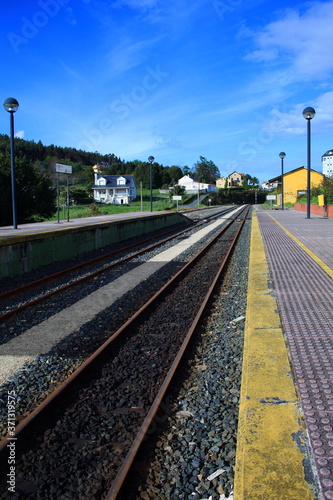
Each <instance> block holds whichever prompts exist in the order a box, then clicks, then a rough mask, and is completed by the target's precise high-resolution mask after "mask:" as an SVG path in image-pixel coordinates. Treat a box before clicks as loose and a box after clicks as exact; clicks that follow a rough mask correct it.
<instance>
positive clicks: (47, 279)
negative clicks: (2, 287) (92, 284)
mask: <svg viewBox="0 0 333 500" xmlns="http://www.w3.org/2000/svg"><path fill="white" fill-rule="evenodd" d="M228 211H230V209H228V210H223V211H222V212H221V213H222V214H225V213H228ZM221 213H219V214H213V215H211V216H208V217H207V218H206V222H207V220H210V219H214V218H217V217H220V216H221ZM204 223H205V222H201V223H199V224H197V226H200V225H202V224H204ZM193 225H194V223H193ZM193 225H192V224H190V226H191V227H186V229H184V230H183V231H180V232H178V233H177V234H176V235H172V236H169V237H167V238H165V239H163V240H162V241H159V242H157V243H153V244H152V245H150V246H149V247H146V248H145V249H142V250H138V251H137V252H135V253H133V254H131V255H130V256H127V257H124V258H123V259H121V260H120V261H117V262H113V263H111V264H108V265H106V266H104V267H102V268H100V269H98V270H96V271H94V272H92V273H89V274H86V275H85V276H82V277H80V278H77V279H74V280H73V281H71V282H70V283H66V284H64V285H61V286H59V287H57V288H56V289H54V290H51V291H50V292H47V293H46V294H44V295H42V296H39V297H36V298H35V299H32V300H29V301H27V302H26V303H24V304H20V305H19V306H18V307H15V308H13V309H11V310H9V311H6V312H4V313H2V314H0V320H2V321H3V320H6V319H8V318H10V317H12V316H13V315H14V314H16V313H18V312H20V311H23V310H24V309H26V308H28V307H31V306H34V305H36V304H39V303H40V302H42V301H44V300H46V299H48V298H49V297H52V296H53V295H56V294H58V293H60V292H62V291H64V290H67V289H68V288H72V287H74V286H76V285H78V284H80V283H84V282H85V281H87V280H89V279H91V278H94V277H95V276H98V275H99V274H102V273H103V272H105V271H107V270H109V269H111V268H112V267H115V266H118V265H121V264H123V263H124V262H127V261H128V260H131V259H133V258H135V257H138V256H139V255H142V254H144V253H146V252H148V251H150V250H153V249H154V248H156V247H158V246H160V245H162V244H164V243H167V242H168V241H170V240H172V239H174V238H176V237H178V236H180V235H182V234H184V233H186V232H188V231H190V230H191V229H192V228H193ZM175 231H176V229H173V230H169V231H165V232H164V233H162V234H161V235H159V236H165V235H167V234H170V233H174V232H175ZM155 238H156V235H155V236H152V237H150V238H147V239H145V240H143V241H141V242H137V243H133V244H131V245H129V246H127V247H125V248H122V249H118V250H114V251H112V252H109V253H108V254H106V255H101V256H99V257H96V258H94V259H92V260H89V261H87V262H83V263H80V264H77V265H75V266H72V267H70V268H68V269H66V270H62V271H59V272H57V273H53V274H52V275H50V276H46V277H44V278H41V279H40V280H35V281H33V282H31V283H28V284H27V285H22V286H21V287H18V288H14V289H12V290H8V291H6V292H3V293H1V294H0V302H1V300H4V299H8V298H10V297H13V296H16V295H18V294H22V293H25V292H27V291H28V290H31V289H32V288H37V287H38V286H42V285H44V284H47V283H50V282H52V281H54V280H55V279H57V278H61V277H63V276H66V275H69V274H71V273H72V272H75V271H77V270H79V269H82V268H84V267H88V266H91V265H93V264H96V263H97V262H100V261H101V260H106V259H108V258H111V257H114V256H115V255H117V254H119V253H124V252H127V251H128V250H131V249H132V248H135V247H136V246H139V245H142V244H144V243H148V242H149V241H152V240H154V239H155Z"/></svg>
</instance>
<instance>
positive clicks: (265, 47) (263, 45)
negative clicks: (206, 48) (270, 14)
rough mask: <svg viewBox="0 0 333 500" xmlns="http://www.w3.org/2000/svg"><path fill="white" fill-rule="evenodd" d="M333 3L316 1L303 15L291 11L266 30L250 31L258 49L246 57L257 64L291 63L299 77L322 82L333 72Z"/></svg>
mask: <svg viewBox="0 0 333 500" xmlns="http://www.w3.org/2000/svg"><path fill="white" fill-rule="evenodd" d="M332 24H333V2H325V3H321V2H315V3H313V4H312V5H311V6H310V7H309V8H308V10H306V11H305V12H303V13H300V12H296V11H295V10H291V9H288V10H287V11H285V12H284V15H283V17H282V18H281V19H279V20H278V21H274V22H271V23H270V24H268V25H267V26H266V28H265V29H263V30H261V31H257V32H253V31H252V32H249V30H246V28H245V29H242V34H243V36H244V35H245V36H251V37H252V38H253V40H254V44H255V46H256V48H255V50H253V51H252V52H251V53H249V54H248V55H247V56H246V59H247V60H252V61H256V62H263V63H265V62H270V63H272V62H274V63H276V64H279V63H280V62H281V61H283V64H284V65H286V61H287V65H288V62H289V64H290V66H291V67H292V68H293V70H294V71H295V72H296V73H297V75H298V77H299V78H300V77H302V78H305V79H317V78H318V79H320V78H323V76H327V75H329V74H330V72H331V71H332V70H333V58H332V46H333V30H332Z"/></svg>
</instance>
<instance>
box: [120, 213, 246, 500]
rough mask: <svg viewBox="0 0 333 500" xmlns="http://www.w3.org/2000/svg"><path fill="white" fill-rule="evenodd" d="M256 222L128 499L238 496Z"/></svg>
mask: <svg viewBox="0 0 333 500" xmlns="http://www.w3.org/2000/svg"><path fill="white" fill-rule="evenodd" d="M249 235H250V222H249V223H247V224H246V225H245V227H244V230H243V233H242V235H241V236H240V245H238V247H237V249H236V251H235V253H234V254H233V256H232V259H231V265H230V266H229V269H228V272H227V274H226V277H225V281H224V284H223V285H222V286H221V288H220V290H218V291H217V292H216V293H215V297H214V301H213V303H212V305H211V311H210V315H209V319H208V320H207V321H206V322H205V324H203V325H202V327H201V329H200V331H199V332H198V334H197V339H196V342H195V345H193V346H192V348H191V351H190V352H189V353H188V355H187V362H185V363H184V365H183V374H182V376H183V381H182V383H181V384H179V385H178V386H177V387H174V389H173V391H172V393H169V395H168V396H167V398H166V399H165V401H164V404H163V405H162V409H161V411H160V413H159V416H158V418H157V421H156V428H158V434H156V432H155V431H156V429H155V428H154V429H152V433H151V435H149V436H147V439H146V445H145V446H144V448H143V449H142V451H141V452H140V454H139V456H138V459H137V462H136V464H135V466H134V467H133V470H134V472H133V474H132V475H131V477H130V479H129V481H128V482H127V483H126V485H125V488H124V492H123V496H122V497H121V498H122V499H126V500H139V499H144V500H148V499H154V500H176V499H177V500H189V499H193V500H199V499H203V500H223V499H225V498H229V499H231V498H232V491H233V480H234V465H235V456H236V441H237V421H238V403H239V394H240V383H241V371H242V351H243V335H244V325H245V315H246V298H247V279H248V261H249Z"/></svg>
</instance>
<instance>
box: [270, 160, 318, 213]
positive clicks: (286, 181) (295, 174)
mask: <svg viewBox="0 0 333 500" xmlns="http://www.w3.org/2000/svg"><path fill="white" fill-rule="evenodd" d="M307 175H308V169H307V168H305V167H299V168H295V169H294V170H291V171H290V172H286V173H285V174H284V175H283V202H284V203H296V201H297V198H299V197H300V196H303V195H304V194H306V192H307ZM324 177H325V176H324V175H323V174H321V173H320V172H317V171H316V170H312V169H311V188H313V187H317V186H318V185H319V184H320V183H321V182H322V181H323V179H324ZM268 183H269V184H273V183H277V185H278V186H277V200H276V204H277V205H281V204H282V203H281V202H282V192H281V186H282V185H281V175H279V176H278V177H274V179H269V180H268Z"/></svg>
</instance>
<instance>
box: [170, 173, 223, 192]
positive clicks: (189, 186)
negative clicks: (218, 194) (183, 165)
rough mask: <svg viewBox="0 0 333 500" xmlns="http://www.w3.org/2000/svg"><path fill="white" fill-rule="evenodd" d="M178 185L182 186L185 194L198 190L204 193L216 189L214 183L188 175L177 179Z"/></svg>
mask: <svg viewBox="0 0 333 500" xmlns="http://www.w3.org/2000/svg"><path fill="white" fill-rule="evenodd" d="M178 186H184V187H185V189H186V193H187V194H191V193H197V192H198V191H200V192H205V193H211V192H213V191H216V187H215V186H214V184H206V183H204V182H200V181H198V180H197V179H194V177H191V176H190V175H184V176H183V177H182V178H181V179H179V181H178Z"/></svg>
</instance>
